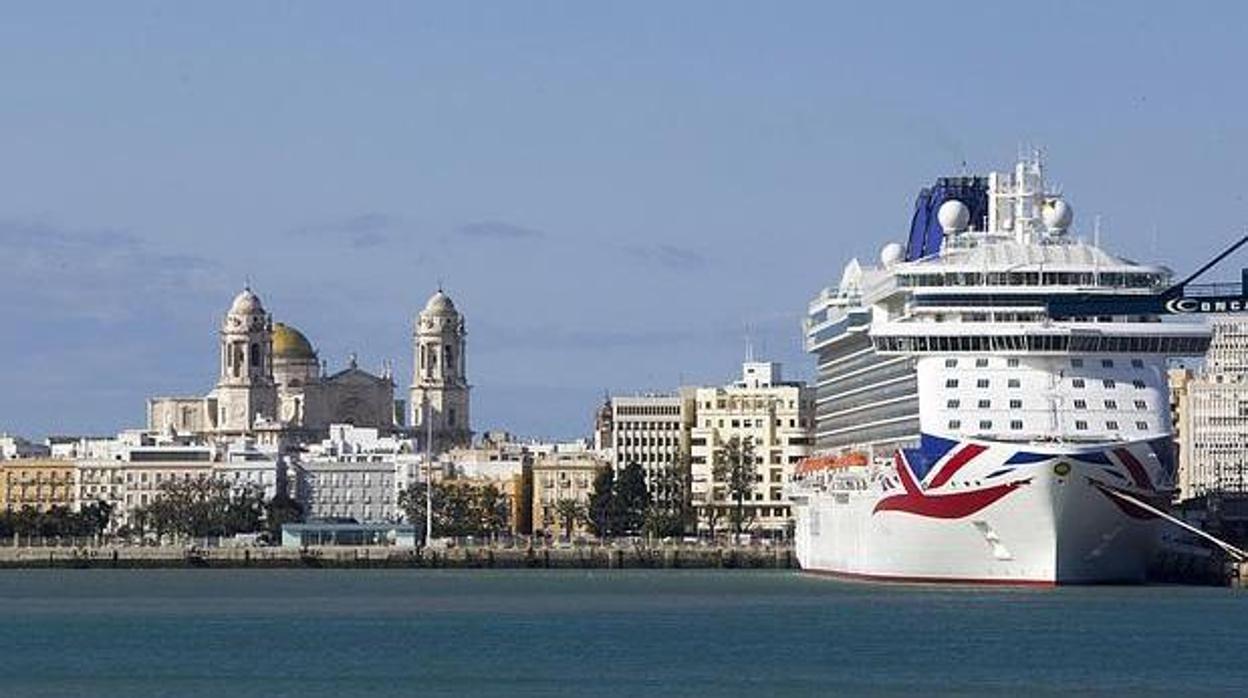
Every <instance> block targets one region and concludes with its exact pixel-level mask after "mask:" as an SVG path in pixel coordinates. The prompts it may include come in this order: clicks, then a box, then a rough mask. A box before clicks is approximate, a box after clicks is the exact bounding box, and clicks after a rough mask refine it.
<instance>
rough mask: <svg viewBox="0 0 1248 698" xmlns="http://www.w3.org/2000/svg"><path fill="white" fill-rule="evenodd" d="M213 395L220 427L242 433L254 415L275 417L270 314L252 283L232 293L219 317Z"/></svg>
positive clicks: (251, 425)
mask: <svg viewBox="0 0 1248 698" xmlns="http://www.w3.org/2000/svg"><path fill="white" fill-rule="evenodd" d="M215 395H216V398H217V414H216V415H215V417H216V430H217V432H219V433H222V434H227V435H228V434H247V433H250V432H251V431H252V430H253V428H254V427H255V426H256V421H257V419H258V418H264V419H267V420H273V421H276V419H277V386H276V384H275V383H274V381H273V319H272V318H271V317H270V316H269V314H268V313H267V312H266V311H265V309H264V306H263V305H262V304H261V303H260V298H259V297H258V296H256V294H254V293H252V292H251V288H244V289H243V291H242V293H239V294H238V295H237V296H235V297H234V302H233V303H232V304H231V305H230V310H229V312H228V313H226V315H225V320H224V321H223V322H222V323H221V377H220V378H219V379H218V380H217V388H216V391H215Z"/></svg>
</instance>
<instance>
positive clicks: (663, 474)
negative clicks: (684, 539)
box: [645, 464, 689, 538]
mask: <svg viewBox="0 0 1248 698" xmlns="http://www.w3.org/2000/svg"><path fill="white" fill-rule="evenodd" d="M687 493H688V487H687V486H686V479H685V476H684V473H683V472H682V471H681V469H680V467H679V465H677V464H674V465H673V467H670V468H664V469H663V470H661V471H659V472H658V473H655V475H654V501H653V502H652V503H651V505H650V507H649V509H647V511H646V522H645V530H646V533H647V534H649V535H652V536H655V537H658V538H667V537H671V536H680V535H684V532H685V526H686V525H687V523H688V521H689V515H688V512H689V508H688V495H687Z"/></svg>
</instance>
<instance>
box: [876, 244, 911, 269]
mask: <svg viewBox="0 0 1248 698" xmlns="http://www.w3.org/2000/svg"><path fill="white" fill-rule="evenodd" d="M905 255H906V250H905V248H903V247H902V246H901V244H900V243H896V242H890V243H888V244H887V245H885V246H884V247H883V248H882V249H881V250H880V264H883V265H884V268H885V269H887V268H888V267H891V266H893V265H894V264H896V263H898V262H900V261H901V260H902V258H903V257H905Z"/></svg>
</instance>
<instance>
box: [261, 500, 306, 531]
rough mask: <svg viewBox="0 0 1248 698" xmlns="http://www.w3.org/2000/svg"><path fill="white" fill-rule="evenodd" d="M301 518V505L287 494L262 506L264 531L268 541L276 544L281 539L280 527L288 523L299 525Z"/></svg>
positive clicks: (302, 514)
mask: <svg viewBox="0 0 1248 698" xmlns="http://www.w3.org/2000/svg"><path fill="white" fill-rule="evenodd" d="M303 517H304V512H303V505H302V504H300V503H299V502H298V501H296V500H294V499H292V498H291V497H290V495H288V494H285V493H283V494H279V495H276V496H274V497H273V498H272V499H270V500H269V501H268V502H266V503H265V505H264V530H265V531H266V532H267V533H268V536H269V540H270V541H272V542H278V541H280V540H281V539H282V526H283V525H285V524H288V523H301V522H302V521H303Z"/></svg>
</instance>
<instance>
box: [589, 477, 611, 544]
mask: <svg viewBox="0 0 1248 698" xmlns="http://www.w3.org/2000/svg"><path fill="white" fill-rule="evenodd" d="M585 516H586V519H587V520H588V522H589V528H590V530H591V531H593V533H594V535H596V536H598V537H599V538H607V537H609V536H611V535H613V534H614V533H615V529H616V521H615V469H614V468H611V467H610V466H607V467H603V468H599V469H598V472H597V473H595V474H594V486H593V490H592V491H590V494H589V505H588V506H587V507H586V512H585Z"/></svg>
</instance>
